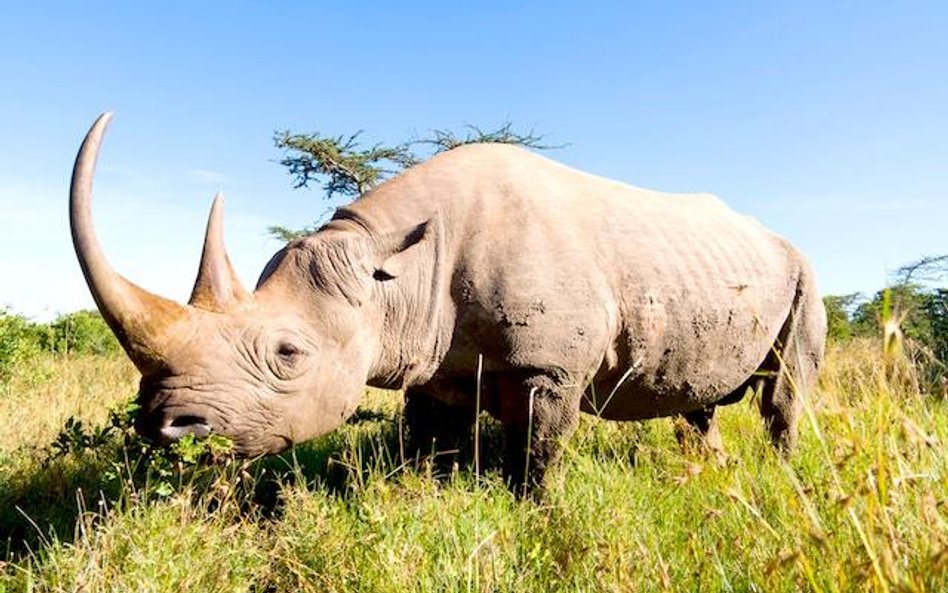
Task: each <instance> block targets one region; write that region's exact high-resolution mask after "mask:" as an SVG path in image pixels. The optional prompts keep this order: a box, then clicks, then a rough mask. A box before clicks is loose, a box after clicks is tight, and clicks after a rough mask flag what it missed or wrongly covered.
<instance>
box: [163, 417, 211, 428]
mask: <svg viewBox="0 0 948 593" xmlns="http://www.w3.org/2000/svg"><path fill="white" fill-rule="evenodd" d="M194 424H207V420H205V419H204V418H201V417H200V416H191V415H190V414H185V415H184V416H178V417H177V418H175V419H174V420H172V421H171V424H170V426H175V427H184V426H191V425H194Z"/></svg>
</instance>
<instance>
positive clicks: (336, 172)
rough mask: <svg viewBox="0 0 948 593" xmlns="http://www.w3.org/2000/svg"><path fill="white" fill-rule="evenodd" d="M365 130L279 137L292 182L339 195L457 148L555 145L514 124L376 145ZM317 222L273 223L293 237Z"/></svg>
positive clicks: (278, 233) (276, 233) (280, 234)
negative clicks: (363, 139)
mask: <svg viewBox="0 0 948 593" xmlns="http://www.w3.org/2000/svg"><path fill="white" fill-rule="evenodd" d="M361 134H362V132H356V133H355V134H352V135H349V136H324V135H322V134H320V133H319V132H314V133H311V134H294V133H291V132H290V131H288V130H286V131H283V132H278V133H277V134H276V135H275V136H274V139H273V140H274V143H275V144H276V146H277V148H280V149H283V150H284V151H285V155H284V157H283V158H282V159H281V160H280V164H281V165H283V166H284V167H286V168H287V169H288V170H289V173H290V175H291V176H292V177H293V178H294V181H293V187H296V188H300V187H308V186H309V185H310V183H312V182H314V181H315V182H318V183H320V184H321V188H322V190H323V192H324V193H325V197H326V198H327V199H328V198H332V197H333V196H336V195H341V196H346V197H357V196H360V195H362V194H364V193H365V192H367V191H369V190H370V189H372V188H373V187H375V186H377V185H378V184H380V183H381V182H383V181H385V180H386V179H389V178H390V177H392V176H393V175H395V174H397V173H399V172H401V171H402V170H404V169H407V168H409V167H412V166H414V165H416V164H418V163H420V162H422V161H424V160H425V159H426V158H429V157H430V156H432V155H433V154H437V153H440V152H445V151H447V150H452V149H454V148H457V147H459V146H463V145H465V144H473V143H476V142H493V143H501V144H516V145H520V146H525V147H528V148H534V149H538V150H544V149H549V148H554V147H552V146H547V145H544V144H543V143H542V140H543V138H542V137H541V136H536V135H534V134H533V133H532V132H530V133H526V134H520V133H518V132H515V131H514V130H513V127H512V125H511V124H509V123H508V124H505V125H503V126H501V127H499V128H497V129H495V130H483V129H481V128H478V127H476V126H468V127H467V129H466V134H465V135H463V136H459V135H457V134H455V133H453V132H450V131H448V130H434V131H433V132H432V133H431V135H430V136H428V137H424V138H419V139H415V140H409V141H407V142H402V143H400V144H391V145H386V144H381V143H379V144H374V145H372V146H371V147H368V148H365V147H363V146H361V145H360V144H359V137H360V136H361ZM313 230H315V227H307V228H303V229H287V228H286V227H282V226H273V227H270V228H269V232H270V234H271V235H272V236H273V237H275V238H277V239H280V240H282V241H286V242H289V241H292V240H294V239H297V238H299V237H301V236H304V235H306V234H309V233H311V232H312V231H313Z"/></svg>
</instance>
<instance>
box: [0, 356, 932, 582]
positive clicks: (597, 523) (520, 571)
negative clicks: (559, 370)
mask: <svg viewBox="0 0 948 593" xmlns="http://www.w3.org/2000/svg"><path fill="white" fill-rule="evenodd" d="M885 352H886V351H884V350H883V348H882V347H881V345H880V343H879V341H875V340H854V341H850V342H847V343H843V344H835V345H831V347H830V349H829V351H828V353H827V359H826V364H825V367H824V370H823V372H822V378H821V385H820V387H819V389H818V390H816V391H815V392H813V393H809V394H806V412H807V413H806V419H805V421H804V422H803V423H802V425H801V439H800V445H799V449H798V451H797V452H796V453H795V454H794V455H793V456H792V457H791V458H790V460H789V461H784V460H783V459H782V458H781V457H780V456H779V455H777V454H776V453H775V452H774V451H773V449H772V447H771V446H770V444H769V442H768V440H767V438H766V431H765V430H764V429H763V427H762V425H761V421H760V417H759V414H758V413H757V410H756V408H755V406H756V403H755V402H752V401H747V400H745V401H744V402H742V403H740V404H737V405H734V406H731V407H729V408H724V409H722V410H721V422H722V426H721V429H722V433H723V438H724V443H725V446H726V448H727V450H728V456H727V461H726V463H724V464H723V465H722V464H718V463H716V460H715V459H712V458H710V457H707V456H706V455H705V454H703V453H701V451H700V450H698V449H689V450H687V451H683V450H682V449H681V448H680V447H678V445H677V443H676V441H675V438H674V434H673V432H674V431H673V429H672V424H671V422H670V421H668V420H658V421H651V422H644V423H611V422H605V421H599V420H597V419H595V418H591V417H585V418H584V419H583V421H582V423H581V426H580V428H579V430H578V432H577V434H575V435H574V436H573V437H572V438H571V439H570V440H569V442H568V443H567V446H566V454H565V455H564V459H563V463H562V464H561V465H560V466H559V467H558V468H557V469H556V470H554V472H553V475H552V476H551V479H550V482H549V487H548V490H547V493H546V495H545V496H544V497H542V498H540V499H539V500H535V501H529V500H528V501H521V502H518V501H517V500H515V499H514V497H512V496H511V495H510V494H509V493H508V492H507V490H506V489H505V488H504V487H503V485H502V484H501V481H500V478H499V477H498V475H497V467H498V463H499V461H498V459H497V454H496V453H495V451H497V450H498V449H500V448H501V447H499V446H498V445H497V442H496V441H497V432H498V431H497V430H496V425H494V424H493V423H492V422H490V421H489V420H488V419H486V418H482V422H481V426H482V434H481V436H480V445H481V446H480V450H481V451H482V456H481V458H479V459H478V463H479V464H480V465H481V467H482V468H483V475H482V476H475V475H474V474H473V473H472V472H469V471H467V470H461V471H458V472H455V473H454V474H453V475H452V476H448V477H445V478H442V479H440V480H438V479H434V478H433V477H432V476H431V475H430V474H431V471H433V470H432V466H431V464H426V463H424V462H423V461H422V462H421V463H413V462H411V460H405V459H404V458H403V456H402V455H401V454H400V448H399V442H398V441H399V430H398V424H399V423H398V416H399V414H400V404H399V403H398V398H397V396H396V395H395V394H389V393H382V392H373V393H370V394H369V396H368V398H367V401H366V404H365V406H363V408H362V410H361V411H360V413H359V414H358V415H357V417H356V420H355V421H353V422H351V423H349V424H347V425H346V426H344V427H343V428H342V429H340V430H338V431H336V432H334V433H333V434H331V435H328V436H327V437H324V438H322V439H318V440H316V441H313V442H310V443H307V444H305V445H303V446H300V447H297V448H296V449H294V450H293V451H291V452H289V453H288V454H285V455H283V456H280V457H276V458H269V459H266V460H262V461H258V462H256V463H252V464H237V463H231V464H228V465H224V466H214V467H210V468H205V467H183V468H181V471H180V472H178V473H175V475H174V476H173V480H172V481H173V486H174V488H173V489H172V491H170V492H167V491H159V490H158V489H157V488H156V487H155V484H156V483H157V482H158V480H156V477H155V476H154V475H151V474H149V472H148V471H139V470H140V469H141V467H142V466H141V465H140V464H138V465H136V459H135V455H136V451H134V450H130V449H129V446H128V443H127V441H126V440H124V437H122V436H121V435H119V434H116V435H115V436H114V437H112V438H111V439H110V440H108V442H105V443H104V444H102V445H101V447H99V448H98V449H96V450H85V449H77V450H70V451H68V452H67V453H66V454H62V455H59V456H50V455H49V451H50V449H49V447H50V444H51V443H52V442H53V441H54V439H55V437H56V434H57V427H60V426H62V423H63V420H64V419H65V418H67V417H69V416H76V417H78V418H81V419H82V420H83V421H84V423H85V424H84V425H85V426H95V425H96V424H101V423H103V422H106V418H107V412H106V411H107V409H108V408H109V407H110V406H116V405H121V403H122V402H123V401H125V400H126V399H127V398H128V396H129V395H130V394H131V393H133V392H134V387H135V386H134V379H135V376H134V373H133V371H132V369H131V368H130V366H129V365H128V364H127V363H125V362H124V361H123V360H120V359H117V358H109V357H97V356H81V357H62V356H53V355H48V356H46V357H45V358H44V357H41V358H39V359H38V360H36V361H35V363H34V364H33V365H32V366H31V367H30V368H29V369H27V370H26V371H24V372H21V373H20V374H19V375H17V376H16V377H15V378H14V379H13V380H12V381H10V382H9V383H8V385H7V386H6V387H5V388H4V391H2V392H0V427H2V428H0V541H2V542H3V544H0V545H2V546H5V551H4V548H3V547H0V561H2V567H0V591H4V592H11V591H74V590H87V591H182V590H190V591H198V590H220V591H257V592H259V591H405V590H410V591H559V590H570V591H572V590H575V591H681V590H701V591H768V592H769V591H800V590H808V591H944V590H948V502H946V501H948V459H946V442H948V402H946V401H945V400H944V399H943V398H942V397H940V396H935V395H931V394H929V393H926V391H927V390H926V388H924V387H923V385H924V382H922V381H919V380H917V377H916V376H915V374H914V370H913V369H912V368H905V369H904V371H905V372H898V373H894V372H892V370H891V369H892V364H891V360H889V359H887V358H886V357H887V356H889V355H887V354H885ZM920 386H922V387H920ZM116 467H118V468H124V470H123V471H120V472H118V475H116V472H115V468H116ZM136 468H137V469H136ZM146 470H147V468H146ZM2 505H7V508H6V509H5V508H3V506H2ZM11 508H12V510H11ZM17 508H19V509H22V512H21V511H20V510H17Z"/></svg>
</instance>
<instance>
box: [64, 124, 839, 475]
mask: <svg viewBox="0 0 948 593" xmlns="http://www.w3.org/2000/svg"><path fill="white" fill-rule="evenodd" d="M107 121H108V117H107V116H106V117H104V121H103V120H102V119H100V121H99V122H97V123H96V126H95V127H94V128H93V130H92V131H90V136H89V137H87V141H86V145H84V148H83V151H81V152H80V156H79V158H78V159H77V166H76V171H77V173H76V174H75V175H74V179H73V197H72V204H73V206H72V208H73V235H74V240H75V241H76V246H77V253H79V257H80V262H81V263H82V265H83V270H84V272H85V274H86V278H87V280H88V281H89V284H90V287H91V288H92V291H93V294H94V295H95V296H96V301H97V303H98V304H99V307H100V309H101V310H102V312H103V315H104V316H105V318H106V320H107V321H109V323H110V325H111V326H112V328H113V330H114V331H115V332H116V335H117V336H118V337H119V339H120V341H121V342H122V344H123V346H124V347H125V349H126V351H127V352H128V353H129V356H130V357H131V358H132V360H133V361H134V362H135V363H136V365H138V367H139V369H140V370H141V371H142V374H143V378H142V383H141V392H140V400H141V404H142V407H143V412H142V414H141V417H140V418H139V421H138V424H137V427H138V429H139V430H140V431H141V432H142V433H143V434H145V435H148V436H150V437H152V438H155V439H157V440H159V441H162V442H170V441H173V440H174V439H177V438H180V437H181V436H182V435H184V434H190V433H194V434H198V435H203V434H208V433H219V434H223V435H226V436H228V437H231V438H232V439H234V441H235V443H236V446H237V448H238V450H239V451H240V452H241V453H243V454H246V455H259V454H266V453H275V452H278V451H281V450H283V449H285V448H286V447H288V446H290V445H291V444H293V443H297V442H300V441H303V440H306V439H309V438H311V437H314V436H317V435H320V434H324V433H326V432H328V431H331V430H332V429H333V428H334V427H336V426H338V425H340V424H341V423H342V422H343V421H344V420H345V419H346V417H347V416H348V415H350V414H351V413H352V412H353V411H354V410H355V408H356V406H357V405H358V403H359V399H360V396H361V394H362V391H363V386H364V385H365V384H369V385H373V386H378V387H388V388H401V389H404V390H405V393H406V409H405V421H406V424H407V428H408V435H409V437H410V441H411V443H412V445H413V446H414V448H415V450H416V451H420V452H423V453H428V452H433V451H449V450H454V449H455V448H456V447H458V446H459V444H460V443H461V441H462V440H463V437H464V436H465V435H466V434H467V433H469V431H470V427H471V424H472V423H473V420H474V416H475V410H474V408H475V401H476V400H475V391H476V390H475V386H476V385H477V383H478V378H477V368H478V358H479V356H482V357H483V358H482V364H483V372H482V376H481V378H480V383H481V385H482V389H481V394H480V403H481V408H482V409H484V410H487V411H488V412H490V413H491V414H492V415H494V416H495V417H497V418H498V419H499V420H500V421H501V423H502V424H503V426H504V430H505V432H506V443H507V448H508V450H507V454H506V456H505V467H504V472H505V476H506V477H507V479H508V481H509V483H510V484H511V486H512V487H514V488H517V489H518V491H521V490H520V487H521V486H524V487H526V488H531V487H534V486H537V485H540V484H542V481H543V477H544V474H545V472H546V470H547V468H548V467H549V466H550V464H551V463H553V462H554V461H555V460H556V458H557V456H558V454H559V451H560V449H561V444H562V439H563V438H565V437H566V436H568V435H569V434H570V432H571V431H572V430H573V429H574V427H575V426H576V423H577V421H578V416H579V412H580V411H581V410H582V411H585V412H589V413H594V414H597V415H600V416H602V417H604V418H608V419H614V420H639V419H645V418H653V417H660V416H670V415H681V416H683V417H684V418H685V419H687V421H688V422H690V423H691V425H692V426H693V427H694V428H695V429H697V430H698V431H699V432H701V433H703V434H706V435H707V436H708V438H709V439H710V440H712V441H715V442H719V441H720V436H719V434H718V433H717V428H716V425H715V423H714V410H715V408H716V407H717V406H719V405H724V404H728V403H733V402H735V401H738V400H739V399H741V397H743V395H744V393H745V391H746V390H747V388H757V389H760V394H761V398H760V402H761V405H760V409H761V414H762V416H763V418H764V421H765V425H766V426H767V428H768V430H769V431H770V435H771V438H772V440H773V442H774V444H775V445H776V446H777V447H779V448H780V449H782V450H784V451H789V450H790V449H791V448H792V447H793V445H794V442H795V438H796V430H797V427H796V424H797V417H798V414H799V409H800V398H799V396H798V393H799V390H802V389H806V388H807V386H809V385H811V384H812V382H813V380H814V378H815V375H816V372H817V368H818V365H819V363H820V360H821V358H822V354H823V345H824V336H825V330H826V321H825V313H824V311H823V306H822V302H821V300H820V298H819V295H818V292H817V290H816V286H815V283H814V280H813V275H812V272H811V270H810V267H809V265H808V264H807V262H806V260H805V259H804V257H803V256H802V255H800V253H799V252H797V251H796V250H795V249H794V248H793V247H792V246H790V245H789V244H788V243H787V242H786V241H784V240H783V239H781V238H780V237H778V236H776V235H774V234H773V233H771V232H770V231H768V230H766V229H765V228H763V227H762V226H760V225H759V224H758V223H757V222H756V221H754V220H753V219H750V218H747V217H744V216H741V215H738V214H735V213H734V212H732V211H731V210H730V209H728V208H727V207H726V206H725V205H724V204H723V203H721V202H720V201H719V200H717V199H716V198H714V197H713V196H708V195H674V194H662V193H658V192H652V191H647V190H643V189H638V188H634V187H631V186H628V185H624V184H620V183H617V182H613V181H609V180H605V179H602V178H598V177H594V176H591V175H587V174H584V173H581V172H578V171H575V170H572V169H569V168H567V167H565V166H562V165H559V164H557V163H554V162H552V161H550V160H547V159H545V158H542V157H540V156H537V155H535V154H532V153H530V152H527V151H525V150H522V149H519V148H515V147H511V146H505V145H470V146H464V147H460V148H457V149H454V150H451V151H449V152H446V153H443V154H441V155H438V156H436V157H434V158H432V159H431V160H429V161H428V162H426V163H424V164H422V165H418V166H416V167H413V168H412V169H410V170H408V171H406V172H405V173H403V174H402V175H400V176H398V177H397V178H395V179H393V180H391V181H389V182H387V183H385V184H383V185H381V186H380V187H378V188H377V189H375V190H373V191H371V192H369V193H368V194H367V195H365V196H363V197H362V198H361V199H359V200H357V201H356V202H354V203H352V204H350V205H348V206H346V207H343V208H341V209H339V210H338V211H337V212H336V214H335V215H334V217H333V219H332V220H331V221H330V222H329V223H328V224H326V225H325V226H324V227H323V228H321V229H320V230H318V231H317V232H316V233H314V234H313V235H311V236H309V237H306V238H304V239H301V240H299V241H296V242H294V243H291V244H290V245H288V246H287V247H286V248H285V249H283V250H282V251H280V252H279V253H278V254H277V255H275V256H274V258H273V259H272V260H271V262H270V263H269V264H268V265H267V267H266V269H265V270H264V272H263V274H262V276H261V278H260V280H259V282H258V285H257V287H256V290H255V291H254V292H253V293H248V292H246V291H244V290H243V288H241V287H240V284H239V281H238V280H237V279H236V276H235V275H234V274H233V270H232V268H231V267H230V263H229V261H228V260H227V257H226V254H225V253H224V249H223V242H222V238H221V237H222V235H221V230H220V228H221V222H220V218H221V215H220V209H219V201H218V202H215V208H214V210H213V211H212V215H211V221H210V222H209V225H208V237H207V239H206V241H205V250H204V255H203V256H202V263H201V267H200V272H199V277H198V280H197V282H196V285H195V291H194V294H193V295H192V298H191V302H190V303H189V304H188V305H177V304H175V303H170V302H169V301H165V300H163V299H161V298H160V297H156V296H154V295H150V294H149V293H146V292H145V291H143V290H141V289H139V288H138V287H135V286H134V285H131V284H130V283H127V281H125V280H124V279H123V278H121V277H120V276H118V275H117V274H115V273H114V272H112V271H111V268H109V267H108V265H107V263H105V259H104V256H103V255H102V254H101V253H100V252H99V251H96V250H97V249H98V244H97V242H96V241H95V239H94V232H93V231H92V226H91V215H89V213H88V212H89V205H88V200H89V195H91V177H92V170H93V167H94V162H95V153H96V149H97V146H98V142H99V141H100V140H101V135H102V133H103V132H104V128H105V124H106V123H107ZM90 138H91V140H90ZM87 145H88V148H87ZM90 163H91V164H90ZM123 282H124V283H127V285H126V284H123ZM528 433H529V434H528ZM528 437H529V438H528ZM528 453H529V461H527V454H528Z"/></svg>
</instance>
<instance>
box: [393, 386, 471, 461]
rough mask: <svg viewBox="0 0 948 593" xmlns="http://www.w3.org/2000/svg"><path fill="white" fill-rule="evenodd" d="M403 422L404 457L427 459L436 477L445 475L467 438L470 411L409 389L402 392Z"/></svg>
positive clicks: (469, 427)
mask: <svg viewBox="0 0 948 593" xmlns="http://www.w3.org/2000/svg"><path fill="white" fill-rule="evenodd" d="M403 419H404V426H405V432H406V437H407V439H406V441H407V447H406V451H405V453H406V455H407V456H408V457H410V458H413V459H421V458H426V457H429V458H430V459H431V460H432V462H433V465H434V470H435V473H436V474H438V475H446V474H449V473H450V472H451V470H452V468H453V466H454V464H455V462H457V461H458V459H459V453H460V452H461V451H462V450H463V448H464V445H465V443H466V442H467V441H468V439H469V437H470V433H471V426H472V425H473V424H474V410H472V409H468V408H466V407H463V406H456V405H452V404H448V403H445V402H442V401H440V400H438V399H436V398H435V397H433V396H431V395H429V394H428V393H427V392H425V391H424V390H421V389H418V388H409V389H408V390H406V391H405V410H404V412H403ZM460 457H464V456H460Z"/></svg>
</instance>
